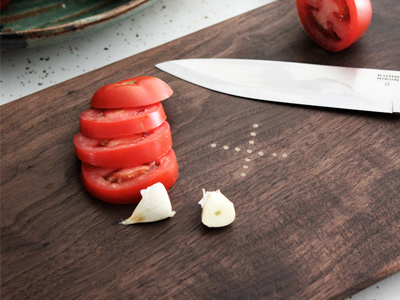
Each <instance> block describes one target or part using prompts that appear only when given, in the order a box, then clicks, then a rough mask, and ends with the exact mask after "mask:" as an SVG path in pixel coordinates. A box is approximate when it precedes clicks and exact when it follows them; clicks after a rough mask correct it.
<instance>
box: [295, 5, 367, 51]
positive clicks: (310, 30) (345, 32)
mask: <svg viewBox="0 0 400 300" xmlns="http://www.w3.org/2000/svg"><path fill="white" fill-rule="evenodd" d="M297 11H298V14H299V18H300V21H301V23H302V25H303V27H304V29H305V31H306V32H307V34H308V35H309V36H310V37H311V39H312V40H313V41H314V42H315V43H317V44H318V45H319V46H321V47H322V48H324V49H326V50H328V51H333V52H337V51H341V50H343V49H345V48H347V47H349V46H350V45H351V44H353V43H354V42H356V41H357V40H358V39H359V38H360V37H361V36H362V35H363V34H364V32H365V31H366V30H367V28H368V26H369V24H370V22H371V17H372V7H371V2H370V0H297Z"/></svg>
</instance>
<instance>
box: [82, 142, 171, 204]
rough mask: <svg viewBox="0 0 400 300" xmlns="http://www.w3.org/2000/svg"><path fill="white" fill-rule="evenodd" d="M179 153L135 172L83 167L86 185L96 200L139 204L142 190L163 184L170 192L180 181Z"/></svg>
mask: <svg viewBox="0 0 400 300" xmlns="http://www.w3.org/2000/svg"><path fill="white" fill-rule="evenodd" d="M178 173H179V172H178V164H177V161H176V157H175V153H174V151H173V150H172V149H170V150H169V151H168V152H167V153H166V154H165V155H163V156H162V157H160V158H158V159H156V160H155V161H153V162H150V163H147V164H144V165H139V166H136V167H133V168H125V169H118V168H104V167H96V166H92V165H90V164H86V163H82V182H83V185H84V187H85V189H86V190H87V191H88V192H89V193H90V194H91V195H92V196H94V197H96V198H98V199H101V200H103V201H105V202H110V203H116V204H131V203H138V202H139V201H140V200H141V195H140V190H143V189H146V188H147V187H149V186H151V185H153V184H155V183H157V182H161V183H162V184H163V185H164V186H165V188H166V189H167V190H168V189H169V188H171V187H172V186H173V185H174V184H175V182H176V180H177V178H178Z"/></svg>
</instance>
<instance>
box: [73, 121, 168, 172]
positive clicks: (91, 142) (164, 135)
mask: <svg viewBox="0 0 400 300" xmlns="http://www.w3.org/2000/svg"><path fill="white" fill-rule="evenodd" d="M74 146H75V153H76V155H77V157H78V158H79V159H80V160H81V161H83V162H86V163H89V164H92V165H95V166H102V167H120V168H127V167H134V166H137V165H139V164H143V163H147V162H151V161H154V160H155V159H156V158H158V157H160V156H162V155H163V154H165V153H167V152H168V150H169V149H170V148H171V147H172V138H171V129H170V126H169V124H168V122H166V121H165V122H164V123H163V124H162V125H160V126H158V127H157V128H155V129H152V130H150V131H146V132H144V133H139V134H134V135H128V136H123V137H117V138H109V139H96V138H89V137H87V136H85V135H83V134H82V133H81V132H79V133H77V134H76V135H75V137H74Z"/></svg>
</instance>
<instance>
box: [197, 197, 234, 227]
mask: <svg viewBox="0 0 400 300" xmlns="http://www.w3.org/2000/svg"><path fill="white" fill-rule="evenodd" d="M199 204H200V205H201V207H202V208H203V209H202V212H201V221H202V223H203V224H204V225H206V226H208V227H223V226H227V225H229V224H231V223H232V222H233V221H234V220H235V216H236V213H235V207H234V205H233V203H232V202H231V201H229V199H228V198H226V197H225V196H224V195H223V194H222V193H221V191H220V190H217V191H215V192H206V191H205V190H204V189H203V198H202V199H201V200H200V202H199Z"/></svg>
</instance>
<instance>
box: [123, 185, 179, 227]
mask: <svg viewBox="0 0 400 300" xmlns="http://www.w3.org/2000/svg"><path fill="white" fill-rule="evenodd" d="M140 193H141V194H142V200H140V202H139V204H138V205H137V206H136V208H135V210H134V211H133V213H132V215H131V216H130V217H129V218H128V219H126V220H124V221H122V222H121V223H120V224H123V225H130V224H136V223H147V222H156V221H160V220H163V219H166V218H171V217H173V216H174V215H175V212H174V211H173V210H172V206H171V201H170V199H169V196H168V193H167V190H166V189H165V187H164V185H163V184H162V183H161V182H158V183H156V184H153V185H152V186H150V187H148V188H147V189H145V190H141V191H140Z"/></svg>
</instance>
